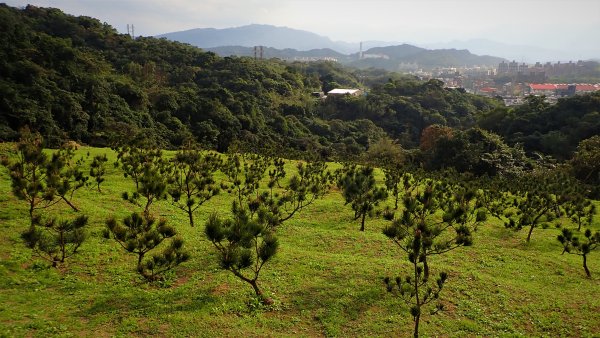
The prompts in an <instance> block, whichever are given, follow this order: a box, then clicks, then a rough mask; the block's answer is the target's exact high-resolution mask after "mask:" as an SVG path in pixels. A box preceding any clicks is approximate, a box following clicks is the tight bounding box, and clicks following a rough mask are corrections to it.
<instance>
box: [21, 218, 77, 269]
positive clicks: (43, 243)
mask: <svg viewBox="0 0 600 338" xmlns="http://www.w3.org/2000/svg"><path fill="white" fill-rule="evenodd" d="M35 222H36V225H37V226H35V227H30V228H29V229H28V230H27V231H25V232H24V233H22V234H21V238H22V239H23V240H24V241H25V244H26V245H27V247H29V248H30V249H32V250H33V251H34V252H35V253H36V254H37V255H38V256H39V257H41V258H43V259H45V260H47V261H49V262H50V263H52V266H53V267H56V266H57V265H58V264H59V263H64V262H65V259H67V258H69V257H71V256H73V255H75V254H76V253H77V250H78V249H79V247H80V246H81V244H82V243H83V242H84V241H85V239H86V231H85V226H86V225H87V223H88V218H87V216H84V215H80V216H78V217H77V218H75V219H74V220H62V221H59V220H56V219H55V218H53V219H50V220H48V221H42V220H41V218H40V217H36V219H35Z"/></svg>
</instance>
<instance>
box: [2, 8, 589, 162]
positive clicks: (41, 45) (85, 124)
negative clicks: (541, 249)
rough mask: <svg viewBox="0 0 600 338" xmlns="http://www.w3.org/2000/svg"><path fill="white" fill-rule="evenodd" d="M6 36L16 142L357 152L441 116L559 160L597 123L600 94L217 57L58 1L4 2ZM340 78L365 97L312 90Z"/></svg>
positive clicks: (418, 133)
mask: <svg viewBox="0 0 600 338" xmlns="http://www.w3.org/2000/svg"><path fill="white" fill-rule="evenodd" d="M0 43H1V44H2V46H3V47H2V49H1V50H0V59H1V61H0V75H1V76H0V96H1V97H2V100H1V101H0V141H16V140H18V138H19V135H18V131H19V129H21V128H22V127H25V126H27V127H29V128H30V129H31V130H32V131H36V132H40V133H41V134H42V135H43V136H44V138H45V140H46V142H47V144H48V145H49V146H52V147H58V146H59V145H61V144H62V143H63V142H64V141H66V140H74V141H76V142H80V143H84V144H88V145H92V146H107V145H113V144H115V143H116V142H118V141H122V140H127V141H134V142H135V141H139V140H140V139H145V140H149V141H151V142H153V143H154V144H155V145H156V146H157V147H160V148H178V147H180V146H181V145H182V144H184V143H186V142H187V141H189V140H193V141H195V142H198V143H200V144H202V146H203V147H205V148H209V149H216V150H218V151H221V152H223V151H226V150H228V149H230V148H231V147H232V146H233V147H234V149H244V150H249V151H259V150H261V151H264V150H265V149H270V148H273V149H277V151H280V152H285V154H286V156H287V157H294V156H295V155H294V152H295V151H297V152H298V153H306V152H307V151H310V153H311V154H315V155H316V156H320V157H322V158H328V159H334V158H337V159H352V158H356V157H357V155H359V154H362V153H364V152H365V151H367V150H368V149H370V148H372V147H373V146H374V145H375V144H378V143H379V142H381V141H382V140H384V139H388V138H389V139H393V140H396V141H397V145H398V146H401V147H402V148H404V149H417V148H419V147H421V140H422V138H423V132H424V131H426V130H427V128H428V127H430V126H432V125H436V126H438V125H439V126H444V127H450V128H452V130H453V134H460V133H463V132H466V131H467V130H469V129H471V128H482V129H484V131H487V132H493V133H496V134H498V135H500V136H502V137H503V138H504V140H505V141H506V143H507V144H508V146H509V148H511V149H513V150H510V149H509V150H510V151H513V152H515V151H517V152H518V149H522V150H523V151H524V152H525V153H526V154H527V156H528V157H534V158H539V157H540V156H537V155H535V153H536V152H539V153H540V154H542V155H551V156H553V157H556V158H558V159H567V158H570V157H571V155H572V153H573V151H574V150H575V147H576V146H577V145H578V144H579V142H580V141H582V140H584V139H586V138H589V137H591V136H593V135H598V134H599V131H600V130H599V129H600V119H599V118H598V114H599V113H598V112H599V111H600V94H592V95H586V96H580V97H575V98H570V99H565V100H560V101H559V103H558V104H557V105H555V106H548V105H547V104H545V103H544V102H543V99H541V98H531V99H530V100H529V101H528V102H527V103H526V104H525V105H523V106H519V107H515V108H507V107H504V106H503V104H502V102H501V101H500V100H495V99H489V98H483V97H478V96H475V95H471V94H468V93H465V92H464V90H461V89H448V88H444V87H443V83H442V82H440V81H438V80H430V81H426V82H425V81H420V80H418V79H416V78H413V77H408V76H398V75H397V74H392V73H386V72H382V71H379V70H360V71H350V70H347V69H344V68H342V67H340V66H338V65H336V64H335V63H329V62H317V63H308V64H307V63H285V62H282V61H278V60H254V59H252V58H237V57H225V58H221V57H219V56H217V55H215V54H213V53H210V52H208V53H207V52H204V51H202V50H201V49H198V48H195V47H191V46H189V45H185V44H181V43H177V42H170V41H167V40H161V39H155V38H147V37H138V38H136V39H132V38H131V37H130V36H129V35H123V34H118V33H117V32H116V30H115V29H114V28H112V27H110V26H109V25H107V24H103V23H101V22H99V21H98V20H96V19H93V18H89V17H74V16H71V15H67V14H65V13H63V12H61V11H60V10H58V9H47V8H37V7H34V6H27V7H26V8H24V9H16V8H12V7H9V6H6V5H4V4H2V5H0ZM336 87H359V88H362V89H365V90H366V92H367V93H368V94H367V95H364V96H360V97H343V98H339V99H327V100H324V101H322V100H319V99H316V98H315V97H313V96H311V93H312V92H314V91H324V92H327V91H328V90H330V89H333V88H336ZM491 137H492V138H493V137H494V136H493V135H492V136H491ZM473 140H474V139H472V140H471V141H469V142H473ZM500 141H502V140H500ZM514 149H517V150H514ZM418 152H419V151H417V153H415V156H416V157H418V158H419V161H421V162H425V161H428V156H429V155H428V154H425V153H418ZM542 157H543V156H542ZM436 166H439V164H436Z"/></svg>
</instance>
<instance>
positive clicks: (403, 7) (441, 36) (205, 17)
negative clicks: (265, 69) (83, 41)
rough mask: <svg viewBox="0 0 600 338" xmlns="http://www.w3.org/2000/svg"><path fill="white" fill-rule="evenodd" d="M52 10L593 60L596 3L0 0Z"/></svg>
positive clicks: (138, 28) (153, 29)
mask: <svg viewBox="0 0 600 338" xmlns="http://www.w3.org/2000/svg"><path fill="white" fill-rule="evenodd" d="M0 1H2V0H0ZM4 1H5V2H6V3H7V4H8V5H10V6H15V7H20V6H25V5H27V4H33V5H35V6H40V7H55V8H59V9H61V10H63V11H65V12H67V13H69V14H74V15H86V16H91V17H95V18H98V19H100V20H101V21H103V22H107V23H108V24H110V25H112V26H113V27H115V28H116V29H117V30H118V31H120V32H126V30H127V29H126V26H127V24H133V25H134V26H135V34H136V35H144V36H151V35H158V34H163V33H169V32H175V31H181V30H186V29H192V28H210V27H212V28H227V27H237V26H243V25H247V24H271V25H276V26H285V27H290V28H295V29H302V30H308V31H311V32H314V33H317V34H319V35H324V36H327V37H329V38H331V39H332V40H334V41H347V42H358V41H368V40H379V41H391V42H407V43H415V44H421V45H423V44H434V43H444V42H451V41H454V40H463V41H464V40H470V39H488V40H493V41H497V42H501V43H506V44H513V45H530V46H536V47H542V48H547V49H552V50H562V51H565V50H569V51H574V52H575V53H579V54H586V55H587V54H589V53H588V52H590V51H596V52H598V53H597V54H596V56H597V57H600V0H360V1H359V0H167V1H165V0H27V1H21V0H8V1H7V0H4Z"/></svg>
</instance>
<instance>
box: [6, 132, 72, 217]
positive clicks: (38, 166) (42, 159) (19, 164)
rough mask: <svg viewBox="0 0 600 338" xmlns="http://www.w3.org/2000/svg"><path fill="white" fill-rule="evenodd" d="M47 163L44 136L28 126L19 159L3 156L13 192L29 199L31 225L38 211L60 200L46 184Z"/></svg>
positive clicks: (19, 150) (19, 149) (23, 137)
mask: <svg viewBox="0 0 600 338" xmlns="http://www.w3.org/2000/svg"><path fill="white" fill-rule="evenodd" d="M48 163H49V160H48V156H47V155H46V154H45V153H44V152H43V139H42V137H41V136H40V135H39V134H38V133H31V132H30V131H29V129H24V130H22V131H21V140H20V141H19V143H18V144H17V154H16V159H14V160H12V161H11V160H10V159H9V158H3V159H2V164H3V165H4V166H6V167H7V168H8V170H9V175H10V179H11V188H12V193H13V195H15V197H17V198H18V199H20V200H23V201H25V202H27V205H28V211H29V220H30V225H31V226H32V227H34V226H35V217H36V216H35V215H34V212H35V211H36V210H40V209H45V208H48V207H50V206H52V205H54V204H56V203H58V202H59V201H60V200H57V199H56V196H55V195H54V193H53V190H52V189H48V187H47V184H46V177H47V166H48Z"/></svg>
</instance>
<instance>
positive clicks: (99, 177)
mask: <svg viewBox="0 0 600 338" xmlns="http://www.w3.org/2000/svg"><path fill="white" fill-rule="evenodd" d="M106 162H108V158H107V157H106V154H102V155H96V156H94V159H93V160H92V164H90V177H93V178H94V181H96V187H97V189H98V192H102V190H101V189H100V184H102V183H103V182H104V180H105V179H104V175H105V174H106Z"/></svg>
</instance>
